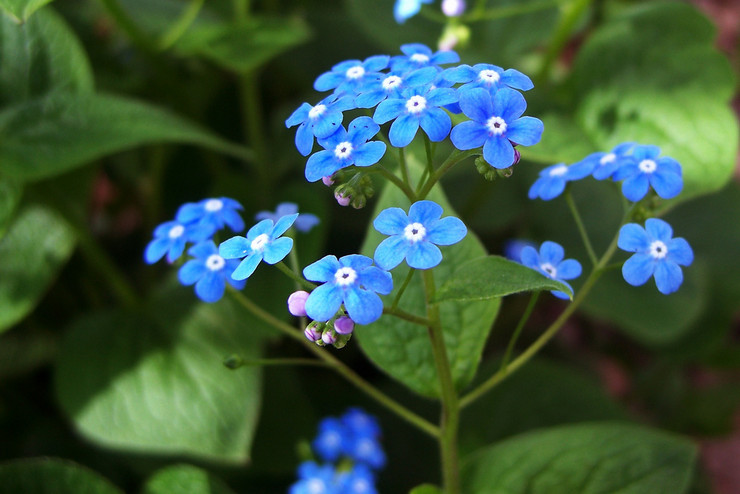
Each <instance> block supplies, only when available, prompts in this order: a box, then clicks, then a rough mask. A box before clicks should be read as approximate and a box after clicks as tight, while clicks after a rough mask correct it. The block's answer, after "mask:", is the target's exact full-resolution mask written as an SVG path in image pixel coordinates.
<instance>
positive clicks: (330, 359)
mask: <svg viewBox="0 0 740 494" xmlns="http://www.w3.org/2000/svg"><path fill="white" fill-rule="evenodd" d="M228 288H229V293H230V294H231V295H232V296H233V297H234V299H235V300H236V301H237V302H239V304H241V305H242V307H244V308H245V309H247V310H248V311H249V312H251V313H252V314H254V315H255V316H256V317H258V318H259V319H261V320H262V321H264V322H266V323H267V324H269V325H270V326H272V327H274V328H275V329H277V330H278V331H280V332H281V333H283V334H285V335H286V336H288V337H290V338H292V339H294V340H296V341H297V342H299V343H300V344H301V345H303V346H304V348H306V350H308V351H309V352H311V353H313V354H314V355H316V356H317V357H318V358H319V359H321V360H322V361H324V362H325V363H326V364H327V365H329V366H330V367H332V368H333V369H334V370H335V371H336V372H337V373H338V374H339V375H341V376H342V377H344V378H345V379H346V380H347V381H349V382H350V383H352V384H353V385H354V386H355V387H357V389H359V390H360V391H363V392H364V393H366V394H367V395H369V396H370V397H371V398H373V399H375V400H376V401H377V402H378V403H380V404H381V405H383V406H384V407H386V408H387V409H389V410H390V411H392V412H394V413H395V414H396V415H398V416H399V417H401V418H402V419H404V420H406V421H407V422H408V423H410V424H411V425H413V426H415V427H416V428H417V429H419V430H421V431H422V432H425V433H427V434H429V435H430V436H432V437H433V438H439V437H440V429H439V427H437V426H435V425H434V424H432V423H430V422H429V421H427V420H426V419H424V418H423V417H421V416H419V415H417V414H416V413H414V412H412V411H411V410H409V409H408V408H406V407H404V406H403V405H401V404H400V403H398V402H397V401H395V400H393V399H392V398H390V397H389V396H387V395H386V394H384V393H382V392H381V391H379V390H378V389H377V388H375V387H374V386H373V385H372V384H370V383H369V382H367V381H365V380H364V379H363V378H362V377H360V376H359V375H358V374H356V373H355V372H354V371H353V370H352V369H350V368H349V367H347V366H346V365H345V364H344V363H343V362H341V361H340V360H339V359H337V358H336V357H334V356H333V355H332V354H330V353H329V352H327V351H326V350H325V349H323V348H321V347H319V346H317V345H315V344H314V343H312V342H310V341H308V340H307V339H306V338H305V337H304V336H303V334H302V333H300V332H298V331H297V330H296V329H295V328H294V327H293V326H291V325H289V324H287V323H285V322H283V321H281V320H280V319H278V318H277V317H275V316H273V315H272V314H270V313H269V312H267V311H265V310H264V309H262V307H260V306H259V305H257V304H255V303H254V302H252V300H250V299H249V298H248V297H247V296H246V295H244V294H243V293H242V292H240V291H239V290H236V289H234V288H232V287H231V286H229V287H228Z"/></svg>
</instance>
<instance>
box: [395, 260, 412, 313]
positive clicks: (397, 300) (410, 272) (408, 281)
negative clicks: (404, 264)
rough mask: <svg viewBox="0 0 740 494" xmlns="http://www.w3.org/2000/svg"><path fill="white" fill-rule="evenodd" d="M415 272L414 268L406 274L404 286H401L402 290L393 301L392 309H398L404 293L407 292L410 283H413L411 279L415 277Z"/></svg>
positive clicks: (400, 289)
mask: <svg viewBox="0 0 740 494" xmlns="http://www.w3.org/2000/svg"><path fill="white" fill-rule="evenodd" d="M414 272H416V270H415V269H414V268H409V272H408V273H406V278H404V280H403V284H401V288H399V289H398V293H396V297H395V298H394V299H393V303H392V304H391V309H395V308H396V307H398V303H399V302H400V301H401V296H402V295H403V292H405V291H406V288H407V287H408V286H409V283H411V278H413V277H414Z"/></svg>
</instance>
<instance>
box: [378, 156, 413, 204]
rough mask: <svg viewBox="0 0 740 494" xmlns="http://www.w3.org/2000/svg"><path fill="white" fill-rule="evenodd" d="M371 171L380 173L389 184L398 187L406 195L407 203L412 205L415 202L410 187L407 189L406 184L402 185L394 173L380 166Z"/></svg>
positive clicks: (401, 181) (402, 182)
mask: <svg viewBox="0 0 740 494" xmlns="http://www.w3.org/2000/svg"><path fill="white" fill-rule="evenodd" d="M372 170H373V171H374V172H377V173H380V174H381V175H382V176H383V177H384V178H387V179H388V181H389V182H391V183H392V184H393V185H395V186H396V187H398V188H399V189H400V190H401V192H403V193H404V194H405V195H406V197H407V198H408V200H409V201H411V202H412V203H413V202H416V193H414V191H413V190H411V187H409V185H408V184H407V183H404V181H403V180H401V179H400V178H398V176H396V175H395V174H394V173H392V172H390V171H388V170H386V169H385V168H384V167H383V166H382V165H378V166H377V167H375V166H374V167H373V169H372Z"/></svg>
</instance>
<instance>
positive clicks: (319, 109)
mask: <svg viewBox="0 0 740 494" xmlns="http://www.w3.org/2000/svg"><path fill="white" fill-rule="evenodd" d="M354 107H355V102H354V98H352V97H351V96H343V97H341V98H337V97H336V96H334V95H331V96H329V97H327V98H324V99H323V100H321V101H320V102H319V103H317V104H316V106H311V105H309V104H308V103H303V104H302V105H301V106H299V107H298V109H297V110H296V111H294V112H293V114H292V115H291V116H290V117H288V119H287V120H286V121H285V126H286V127H294V126H296V125H297V126H298V129H297V130H296V133H295V146H296V148H297V149H298V152H299V153H301V154H302V155H303V156H308V155H309V154H311V150H312V149H313V138H314V136H316V137H317V138H319V139H324V138H327V137H329V136H330V135H332V134H333V133H334V132H336V131H337V129H338V128H339V126H340V125H341V123H342V119H343V118H344V117H343V115H342V112H343V111H346V110H350V109H352V108H354Z"/></svg>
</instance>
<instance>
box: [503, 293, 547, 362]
mask: <svg viewBox="0 0 740 494" xmlns="http://www.w3.org/2000/svg"><path fill="white" fill-rule="evenodd" d="M539 296H540V292H534V293H532V296H531V297H530V298H529V304H527V308H526V309H524V314H522V317H521V319H519V323H518V324H517V325H516V329H514V334H512V336H511V340H510V341H509V345H508V347H507V348H506V353H504V359H503V360H502V361H501V367H500V368H499V370H501V369H505V368H506V366H507V365H508V364H509V359H510V358H511V354H512V353H513V352H514V346H515V345H516V342H517V340H518V339H519V335H520V334H521V333H522V329H524V325H525V324H527V321H528V320H529V316H531V315H532V311H534V307H535V305H537V299H538V298H539Z"/></svg>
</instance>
